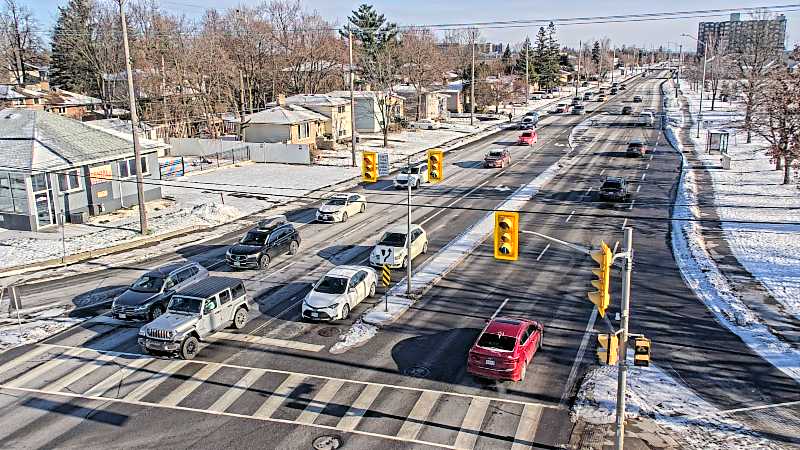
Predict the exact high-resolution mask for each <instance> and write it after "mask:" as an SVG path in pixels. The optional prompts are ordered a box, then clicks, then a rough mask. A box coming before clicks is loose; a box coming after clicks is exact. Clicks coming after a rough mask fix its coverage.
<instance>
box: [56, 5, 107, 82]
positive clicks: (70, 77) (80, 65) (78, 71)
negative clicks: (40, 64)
mask: <svg viewBox="0 0 800 450" xmlns="http://www.w3.org/2000/svg"><path fill="white" fill-rule="evenodd" d="M58 13H59V15H58V20H57V21H56V25H55V27H54V28H53V38H52V42H51V49H52V53H51V57H50V58H51V59H50V68H51V72H50V83H51V84H52V85H54V86H56V87H60V88H63V89H66V90H70V91H76V92H84V93H87V92H92V93H94V92H93V91H94V90H95V89H94V88H95V85H96V83H95V79H94V78H95V76H94V74H95V70H93V68H92V64H91V62H90V61H89V60H88V59H87V55H86V54H85V52H83V51H81V48H85V47H84V45H85V44H86V43H87V41H89V40H90V39H91V35H92V28H93V25H92V21H91V16H92V3H91V0H70V1H69V3H68V4H67V6H65V7H61V6H59V7H58Z"/></svg>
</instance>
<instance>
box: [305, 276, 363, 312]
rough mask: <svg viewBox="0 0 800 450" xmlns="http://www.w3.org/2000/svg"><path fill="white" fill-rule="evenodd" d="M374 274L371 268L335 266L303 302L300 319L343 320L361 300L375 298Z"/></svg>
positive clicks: (315, 285) (316, 284)
mask: <svg viewBox="0 0 800 450" xmlns="http://www.w3.org/2000/svg"><path fill="white" fill-rule="evenodd" d="M377 284H378V274H377V273H376V272H375V270H374V269H372V268H371V267H363V266H338V267H334V268H333V269H331V270H329V271H328V273H326V274H325V275H324V276H323V277H322V278H321V279H320V280H319V281H317V282H316V283H314V287H313V288H312V289H311V291H310V292H309V293H308V294H306V297H305V298H304V299H303V306H302V315H303V318H304V319H311V320H337V319H347V318H348V317H349V316H350V311H351V310H352V309H353V308H355V307H356V305H358V304H359V303H361V302H362V301H363V300H364V299H365V298H367V297H372V296H374V295H375V289H376V286H377Z"/></svg>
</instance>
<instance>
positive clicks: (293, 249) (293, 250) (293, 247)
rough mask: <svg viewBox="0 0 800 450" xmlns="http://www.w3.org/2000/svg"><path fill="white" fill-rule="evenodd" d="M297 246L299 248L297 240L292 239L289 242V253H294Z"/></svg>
mask: <svg viewBox="0 0 800 450" xmlns="http://www.w3.org/2000/svg"><path fill="white" fill-rule="evenodd" d="M298 248H300V244H298V243H297V241H292V243H291V244H289V254H290V255H296V254H297V249H298Z"/></svg>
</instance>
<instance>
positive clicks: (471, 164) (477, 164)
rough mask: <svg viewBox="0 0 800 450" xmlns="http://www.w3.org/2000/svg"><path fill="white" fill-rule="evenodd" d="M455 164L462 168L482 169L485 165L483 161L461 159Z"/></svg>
mask: <svg viewBox="0 0 800 450" xmlns="http://www.w3.org/2000/svg"><path fill="white" fill-rule="evenodd" d="M455 165H456V167H460V168H462V169H480V168H481V167H482V166H483V161H459V162H457V163H456V164H455Z"/></svg>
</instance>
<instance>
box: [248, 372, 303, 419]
mask: <svg viewBox="0 0 800 450" xmlns="http://www.w3.org/2000/svg"><path fill="white" fill-rule="evenodd" d="M305 379H306V377H305V376H303V375H297V374H291V375H289V376H288V377H286V379H285V380H283V383H281V385H280V386H278V387H277V388H275V392H273V393H272V395H270V396H269V398H267V400H266V401H264V403H263V404H262V405H261V406H260V407H259V408H258V411H256V412H255V414H253V415H254V416H255V417H271V416H272V415H273V414H275V411H277V410H278V407H280V406H281V404H282V403H283V402H284V401H285V400H286V399H287V398H288V397H289V394H291V393H292V391H294V390H295V389H297V387H298V386H300V384H301V383H302V382H303V380H305Z"/></svg>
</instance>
